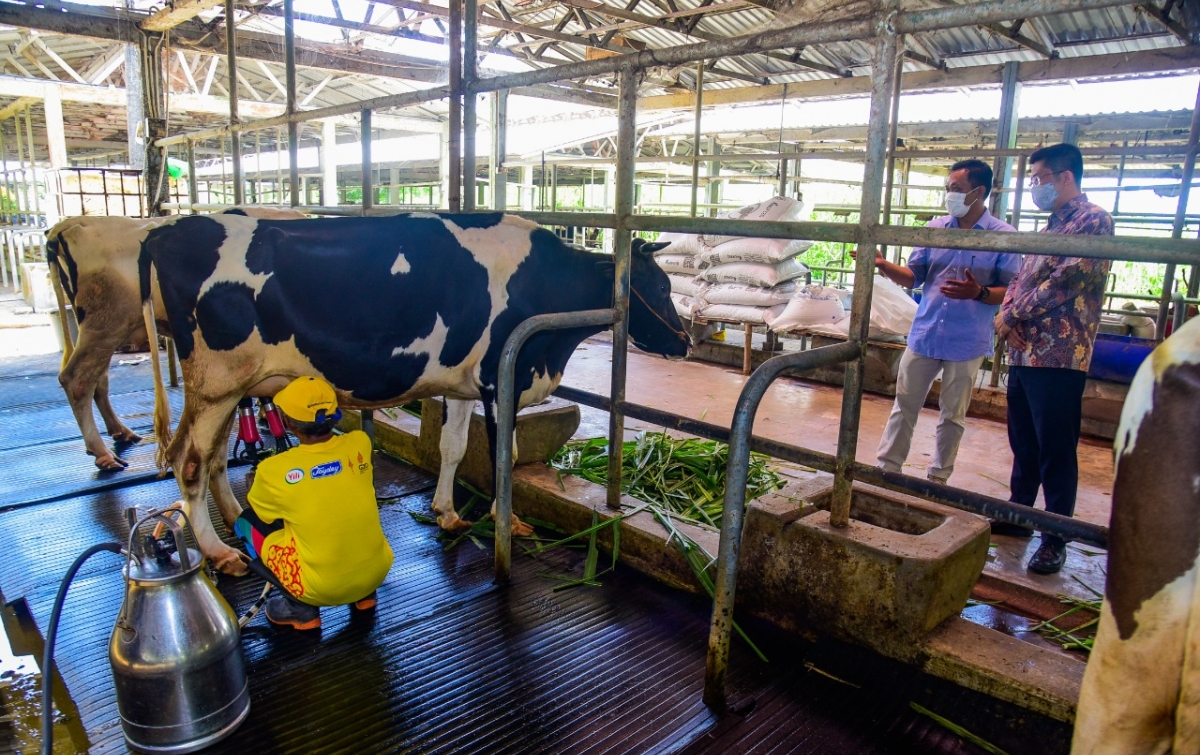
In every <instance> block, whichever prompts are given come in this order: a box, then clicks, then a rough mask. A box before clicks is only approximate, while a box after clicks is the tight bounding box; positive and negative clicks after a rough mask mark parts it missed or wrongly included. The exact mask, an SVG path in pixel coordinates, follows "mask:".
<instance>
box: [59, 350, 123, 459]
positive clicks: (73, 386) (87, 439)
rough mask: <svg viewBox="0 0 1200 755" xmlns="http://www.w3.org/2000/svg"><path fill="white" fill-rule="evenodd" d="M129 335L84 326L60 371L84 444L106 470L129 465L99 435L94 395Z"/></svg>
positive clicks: (60, 378)
mask: <svg viewBox="0 0 1200 755" xmlns="http://www.w3.org/2000/svg"><path fill="white" fill-rule="evenodd" d="M118 330H119V329H118ZM126 335H128V334H127V333H123V332H118V331H107V332H100V331H97V330H96V329H95V328H83V327H81V328H80V332H79V342H78V343H77V344H76V345H75V351H74V353H73V354H71V358H70V359H68V360H67V363H66V365H65V366H64V367H63V369H62V371H61V372H59V373H58V382H59V384H60V385H62V388H63V391H64V392H65V393H66V394H67V401H68V402H69V403H70V404H71V411H72V413H74V415H75V421H76V422H77V423H78V424H79V430H80V432H82V433H83V443H84V446H85V447H86V448H87V452H88V454H89V455H91V456H94V457H96V466H97V467H99V468H100V469H103V470H106V471H116V470H121V469H124V468H125V467H126V466H127V465H126V463H125V462H124V461H122V460H121V459H120V458H118V457H117V456H116V455H115V454H113V453H112V451H110V450H109V449H108V447H107V446H106V445H105V444H104V439H103V438H101V437H100V430H99V428H97V427H96V418H95V416H94V415H93V414H92V399H93V397H94V396H95V395H96V390H97V386H98V385H99V384H100V380H101V377H104V378H105V385H107V375H108V365H109V361H110V360H111V359H112V355H113V352H114V351H116V348H117V346H119V345H120V344H121V341H122V340H123V339H124V338H125V336H126ZM105 402H106V403H107V396H106V397H105ZM110 410H111V407H110Z"/></svg>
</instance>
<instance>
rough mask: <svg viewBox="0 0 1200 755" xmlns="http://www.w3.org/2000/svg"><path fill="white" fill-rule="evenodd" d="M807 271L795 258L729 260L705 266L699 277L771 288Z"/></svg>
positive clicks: (711, 280) (713, 281)
mask: <svg viewBox="0 0 1200 755" xmlns="http://www.w3.org/2000/svg"><path fill="white" fill-rule="evenodd" d="M807 272H808V268H807V267H806V266H805V265H804V263H803V262H801V261H800V260H798V259H796V258H794V257H793V258H791V259H786V260H784V261H783V262H779V263H776V264H774V265H765V264H762V263H759V262H730V263H727V264H724V265H714V266H712V267H708V268H705V269H704V270H703V271H701V273H700V277H702V278H703V279H704V280H706V281H708V282H710V283H745V284H746V285H748V286H761V287H762V288H772V287H774V286H778V285H779V284H780V283H784V282H786V281H790V280H793V279H795V278H799V277H800V276H802V275H804V274H805V273H807Z"/></svg>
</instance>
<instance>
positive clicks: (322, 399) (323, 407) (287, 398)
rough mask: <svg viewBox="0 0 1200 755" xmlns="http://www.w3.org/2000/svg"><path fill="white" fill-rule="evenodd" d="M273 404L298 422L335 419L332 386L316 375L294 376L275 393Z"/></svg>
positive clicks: (338, 412)
mask: <svg viewBox="0 0 1200 755" xmlns="http://www.w3.org/2000/svg"><path fill="white" fill-rule="evenodd" d="M275 405H276V406H278V407H279V409H280V410H281V411H282V412H283V413H284V414H286V415H287V416H289V417H291V418H292V419H294V420H296V421H298V422H324V421H325V420H327V419H337V418H338V417H340V416H341V412H340V411H338V405H337V395H336V394H334V392H333V386H331V385H330V384H329V383H327V382H325V381H324V380H322V379H321V378H317V377H301V378H296V379H295V380H293V381H292V382H290V383H288V384H287V387H286V388H284V389H283V390H282V391H280V392H279V393H276V394H275Z"/></svg>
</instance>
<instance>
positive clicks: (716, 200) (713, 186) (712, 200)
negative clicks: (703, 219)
mask: <svg viewBox="0 0 1200 755" xmlns="http://www.w3.org/2000/svg"><path fill="white" fill-rule="evenodd" d="M708 145H709V146H708V152H709V154H710V155H713V156H716V155H719V154H721V143H720V142H718V141H717V137H715V136H714V137H712V138H711V139H709V141H708ZM707 173H708V176H709V178H708V188H707V189H705V192H704V201H705V202H707V203H708V204H710V205H714V204H720V203H721V182H720V181H719V180H718V179H717V176H719V175H721V163H718V162H710V163H709V164H708V171H707ZM700 214H701V216H711V217H716V215H717V210H716V208H715V207H709V208H706V209H705V211H704V212H702V213H700Z"/></svg>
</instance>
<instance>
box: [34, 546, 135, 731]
mask: <svg viewBox="0 0 1200 755" xmlns="http://www.w3.org/2000/svg"><path fill="white" fill-rule="evenodd" d="M101 551H108V552H110V553H116V554H118V555H120V554H121V551H122V548H121V544H120V543H100V544H99V545H93V546H92V547H91V548H88V549H87V550H85V551H84V552H83V553H81V554H79V558H77V559H75V563H73V564H71V568H70V569H67V576H65V577H63V580H62V582H61V583H59V585H58V595H56V596H55V598H54V609H53V610H52V611H51V612H50V625H49V626H48V627H47V628H46V649H45V651H44V652H43V653H42V755H51V753H52V752H53V751H54V739H53V736H54V723H53V720H54V715H53V712H54V711H53V707H52V703H51V695H50V690H51V688H52V687H53V686H54V665H53V664H54V636H55V634H57V633H58V617H59V615H60V614H61V613H62V606H63V601H64V600H66V598H67V588H68V587H70V586H71V580H73V579H75V573H76V572H77V571H79V569H80V567H82V566H83V562H84V561H87V560H88V559H89V558H91V557H92V556H94V555H96V554H97V553H100V552H101Z"/></svg>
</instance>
